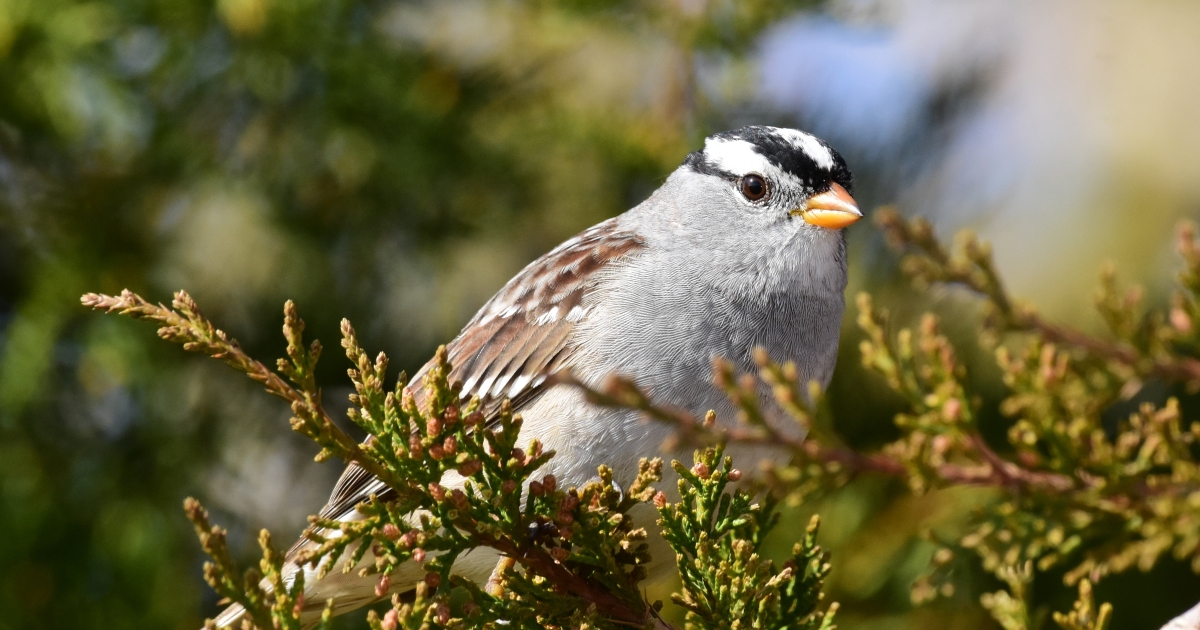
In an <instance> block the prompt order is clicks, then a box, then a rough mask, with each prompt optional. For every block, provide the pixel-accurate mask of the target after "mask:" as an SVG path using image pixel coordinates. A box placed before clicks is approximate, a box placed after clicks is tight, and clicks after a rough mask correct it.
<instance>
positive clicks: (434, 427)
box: [425, 418, 442, 437]
mask: <svg viewBox="0 0 1200 630" xmlns="http://www.w3.org/2000/svg"><path fill="white" fill-rule="evenodd" d="M425 431H426V433H427V434H428V435H429V437H437V436H439V435H441V434H442V422H441V421H440V420H438V419H437V418H430V419H429V421H428V422H426V423H425Z"/></svg>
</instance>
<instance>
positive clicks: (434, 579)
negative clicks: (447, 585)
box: [425, 573, 442, 588]
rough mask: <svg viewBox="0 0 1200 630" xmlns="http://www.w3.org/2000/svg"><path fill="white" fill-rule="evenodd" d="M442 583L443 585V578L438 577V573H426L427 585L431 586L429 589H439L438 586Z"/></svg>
mask: <svg viewBox="0 0 1200 630" xmlns="http://www.w3.org/2000/svg"><path fill="white" fill-rule="evenodd" d="M441 583H442V576H440V575H438V574H437V573H426V574H425V584H427V585H429V588H437V587H438V585H439V584H441Z"/></svg>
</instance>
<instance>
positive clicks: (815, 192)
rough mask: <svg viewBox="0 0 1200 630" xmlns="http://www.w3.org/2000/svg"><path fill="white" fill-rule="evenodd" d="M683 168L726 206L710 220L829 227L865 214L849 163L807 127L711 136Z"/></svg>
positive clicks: (794, 227) (750, 129) (756, 129)
mask: <svg viewBox="0 0 1200 630" xmlns="http://www.w3.org/2000/svg"><path fill="white" fill-rule="evenodd" d="M681 170H690V171H691V172H692V173H694V174H695V175H699V176H701V177H699V178H695V180H693V181H696V180H700V181H703V184H704V187H705V188H707V189H708V190H709V192H710V194H711V198H712V199H713V200H714V202H717V205H719V206H720V209H719V210H718V212H717V213H713V214H710V215H709V216H708V217H706V218H707V219H710V220H712V219H715V220H721V219H722V216H721V215H724V217H723V219H724V220H726V221H730V222H732V223H744V224H746V225H750V224H755V225H760V226H761V225H764V224H765V225H773V226H780V227H784V229H790V230H797V229H801V230H817V231H824V230H840V229H841V228H844V227H846V226H848V225H850V224H851V223H854V222H855V221H857V220H859V219H861V218H862V213H861V212H859V210H858V205H857V204H856V203H855V202H854V198H853V197H851V196H850V190H851V177H850V170H849V169H848V168H846V162H845V161H844V160H842V157H841V156H840V155H838V153H837V151H834V150H833V149H832V148H830V147H829V145H827V144H825V143H824V142H823V141H821V140H819V139H818V138H816V137H815V136H812V135H810V134H807V133H804V132H802V131H796V130H794V129H780V128H777V127H764V126H750V127H743V128H741V129H738V130H735V131H727V132H724V133H719V134H716V135H713V136H709V137H708V139H707V140H706V141H705V143H704V149H702V150H700V151H696V152H695V153H692V154H691V155H689V156H688V157H687V159H686V160H685V161H684V164H683V168H682V169H681ZM712 209H716V208H712ZM739 214H740V215H742V216H738V215H739ZM793 233H794V232H793Z"/></svg>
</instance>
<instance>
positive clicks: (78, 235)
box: [0, 0, 807, 628]
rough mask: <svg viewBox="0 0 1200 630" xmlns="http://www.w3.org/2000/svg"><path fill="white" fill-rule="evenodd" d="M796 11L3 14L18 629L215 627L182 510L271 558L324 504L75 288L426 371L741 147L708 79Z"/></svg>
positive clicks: (143, 6) (4, 315) (250, 420)
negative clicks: (700, 85)
mask: <svg viewBox="0 0 1200 630" xmlns="http://www.w3.org/2000/svg"><path fill="white" fill-rule="evenodd" d="M805 4H807V3H804V2H782V1H781V2H753V3H741V2H732V1H729V2H711V3H705V4H704V6H703V7H702V10H700V11H698V12H697V11H695V10H687V11H685V9H686V8H687V6H686V5H687V3H681V4H680V5H678V6H676V5H671V4H662V5H658V4H656V3H639V2H566V1H564V2H549V1H546V2H524V3H521V2H511V3H440V2H430V3H410V2H383V1H338V0H333V1H325V0H321V1H316V0H301V1H299V2H282V1H278V0H217V1H208V0H203V1H202V0H111V1H100V2H82V1H80V2H71V1H66V0H0V328H2V330H3V338H2V347H0V348H2V349H0V451H2V452H0V462H2V463H0V479H2V480H3V482H2V483H0V489H2V492H3V499H2V500H0V529H2V530H3V531H5V532H6V535H5V536H4V538H3V541H2V542H0V611H3V614H2V615H0V627H4V626H11V627H20V628H58V627H84V626H93V625H94V626H103V627H109V628H126V627H156V628H159V627H180V628H190V627H194V626H195V625H196V624H197V623H198V620H199V619H200V618H201V617H202V615H203V614H212V612H213V610H214V609H215V601H214V599H213V598H212V597H211V596H209V595H207V594H206V587H205V586H204V585H203V584H202V583H200V582H199V581H198V579H195V576H198V575H199V574H198V572H197V571H196V567H197V566H198V563H199V559H198V556H197V550H196V548H195V545H194V540H193V536H192V534H191V532H190V530H189V526H188V525H187V523H186V522H183V521H182V520H181V519H180V518H179V515H178V511H177V505H178V500H179V498H180V497H181V496H185V495H188V494H195V495H198V496H205V497H211V498H212V499H213V500H208V501H206V503H207V504H208V505H209V507H210V508H211V509H213V510H214V513H215V514H216V515H217V516H218V517H221V520H222V522H227V523H228V522H232V523H234V524H235V525H236V524H237V523H242V526H241V527H238V526H234V527H232V528H231V533H230V540H231V545H232V546H233V549H234V550H235V552H238V553H249V554H253V553H256V547H257V545H256V543H255V540H254V538H255V537H254V535H253V532H255V531H257V529H258V526H259V525H261V524H262V523H259V522H256V521H255V519H258V518H267V517H270V515H271V514H273V513H277V514H291V518H290V519H289V522H295V525H294V526H293V527H295V529H294V530H293V531H291V532H280V533H279V535H280V536H281V537H289V536H291V535H292V534H294V533H297V532H298V531H299V528H300V527H301V526H302V525H303V520H302V519H303V515H304V514H306V513H308V512H310V511H312V510H313V509H315V508H316V507H318V506H319V504H320V501H321V500H322V499H323V497H322V496H321V495H323V494H324V493H325V492H327V490H328V488H329V487H330V485H331V484H332V478H331V476H330V475H329V474H325V473H311V474H310V473H304V475H306V476H302V477H298V479H303V480H304V481H297V482H295V483H294V484H292V482H289V481H288V478H289V476H290V473H291V472H294V471H296V470H297V469H296V468H295V465H293V464H286V465H285V466H284V468H283V469H280V468H278V467H275V468H270V467H267V462H269V461H276V460H272V457H269V455H270V456H273V455H275V454H278V453H281V452H282V453H291V452H294V453H296V454H298V457H297V458H295V461H296V462H300V461H305V460H307V459H309V455H311V452H309V451H308V450H306V449H308V448H309V447H308V446H307V445H306V444H305V442H304V441H303V440H302V439H298V438H295V437H291V436H290V435H289V433H288V432H287V431H286V427H285V426H283V425H281V424H280V423H278V422H273V421H271V418H272V417H273V416H274V415H276V414H279V413H280V412H281V410H280V409H278V408H277V407H273V406H271V405H270V404H264V403H263V402H262V401H261V398H260V396H259V395H258V393H257V392H256V390H255V388H254V387H252V386H249V385H248V384H242V383H240V382H239V381H238V380H237V379H235V378H233V377H232V375H228V374H225V373H224V372H222V371H221V370H219V369H217V368H216V366H208V365H204V364H198V363H189V362H180V361H179V360H178V357H177V355H176V353H175V352H173V351H171V350H170V349H168V348H165V347H163V346H162V345H161V344H159V343H156V342H155V340H153V339H150V338H147V336H146V335H144V334H142V332H140V331H138V329H137V327H136V326H131V325H130V324H129V323H127V322H123V321H119V320H115V319H111V318H94V317H86V316H84V315H83V313H82V312H81V311H80V310H79V308H78V304H77V296H78V295H79V294H80V293H82V292H84V291H89V290H102V291H107V292H112V293H115V292H117V291H119V290H120V289H122V288H125V287H129V288H132V289H134V290H138V291H142V292H146V293H149V294H166V293H169V292H171V291H174V290H175V289H177V288H179V287H181V286H187V287H189V289H190V290H192V291H193V293H194V294H195V295H196V296H197V298H198V299H200V300H201V301H203V303H205V304H206V306H207V307H208V309H209V310H210V312H211V314H213V315H214V316H216V317H218V318H220V319H221V320H222V321H223V322H226V323H227V324H228V325H229V327H230V328H231V329H232V331H233V332H235V333H236V334H237V336H238V338H239V339H241V340H242V341H243V342H244V343H245V344H246V347H247V348H248V349H249V350H250V351H252V352H255V353H256V354H258V353H266V354H277V353H278V352H279V351H281V350H282V345H280V342H279V341H278V340H277V335H275V334H274V331H275V330H276V329H277V327H278V322H277V321H276V305H277V304H279V303H280V302H282V301H283V299H284V298H285V297H290V298H294V299H296V300H297V301H298V302H299V303H300V304H301V306H302V307H304V309H305V312H306V314H307V316H308V318H309V322H310V325H311V326H312V328H313V329H315V330H318V331H327V333H326V334H327V335H329V334H333V331H335V330H336V327H337V322H338V320H339V319H340V318H342V317H350V318H352V319H354V320H355V321H357V322H360V323H361V335H362V336H363V337H364V340H365V343H369V344H371V345H373V346H377V347H386V348H388V350H389V351H390V353H391V355H392V356H393V357H394V359H395V360H396V362H397V363H398V364H400V365H401V366H403V367H408V368H410V369H411V368H415V367H416V366H418V365H420V364H421V363H423V362H424V361H425V360H426V359H427V358H428V357H429V356H430V355H431V354H432V352H433V349H434V348H435V347H436V345H437V344H438V343H441V342H444V341H446V340H447V339H449V338H450V337H452V336H453V334H454V333H455V332H456V331H457V329H458V327H459V326H461V324H462V323H463V322H464V321H465V320H466V319H467V317H469V315H470V314H471V313H472V312H473V310H474V309H475V308H477V307H478V305H479V304H480V303H482V302H483V300H484V299H486V297H487V296H488V295H490V294H491V293H492V292H493V291H494V290H495V289H496V288H498V287H499V286H500V285H501V284H502V283H503V282H504V281H505V280H507V279H508V278H509V277H510V276H511V275H512V274H513V273H514V272H515V271H516V270H517V269H519V268H520V267H521V266H522V265H523V264H524V263H525V262H527V261H528V260H529V259H531V258H533V257H534V256H536V255H538V254H540V253H541V252H543V251H545V250H547V249H549V248H550V247H552V246H553V245H554V244H556V243H557V242H559V241H561V240H563V239H564V238H566V237H568V236H570V235H571V234H573V233H574V232H575V231H577V230H579V229H581V228H583V227H585V226H587V225H590V224H592V223H595V222H597V221H599V220H601V219H603V218H607V217H609V216H612V215H614V214H616V213H618V212H620V211H622V210H624V209H626V208H627V207H629V206H630V205H631V204H632V203H634V202H636V201H637V200H639V199H640V198H641V197H643V196H644V195H645V194H647V193H648V192H649V191H650V190H652V189H653V188H654V187H655V186H656V182H657V181H658V179H659V178H661V177H663V176H664V174H665V173H667V172H669V170H670V169H671V168H673V167H674V166H675V165H676V164H678V162H679V160H680V159H681V158H682V157H683V155H684V154H685V153H686V152H687V151H688V150H690V149H691V148H693V147H694V146H695V144H696V142H697V140H698V139H699V138H701V137H703V135H704V134H705V133H706V132H708V131H711V130H713V129H714V128H717V127H719V126H723V123H722V122H721V118H720V114H719V113H718V112H716V111H715V110H713V109H712V108H711V107H709V106H708V105H707V103H706V101H705V98H704V96H703V94H700V93H699V91H698V90H696V88H695V77H694V75H693V66H692V65H691V64H692V62H693V61H694V57H693V55H695V54H697V53H703V54H709V53H712V54H730V53H736V52H739V51H741V50H742V49H744V47H745V46H746V45H747V44H748V43H750V42H751V41H752V38H753V35H754V33H755V32H757V30H758V29H760V28H761V27H762V26H764V25H766V24H768V23H769V22H770V21H771V20H772V19H775V18H776V17H778V16H781V15H784V14H785V13H786V12H788V11H791V10H794V9H795V8H797V7H800V6H803V5H805ZM472 18H473V21H472ZM463 24H466V25H467V26H466V27H463V26H462V25H463ZM456 28H459V30H455V29H456ZM481 34H482V35H489V34H498V35H496V36H494V37H482V36H480V35H481ZM451 245H452V246H454V251H455V255H454V256H447V255H445V253H444V252H445V251H446V247H448V246H451ZM262 351H265V352H262ZM316 378H317V379H318V381H319V382H322V383H335V382H337V381H339V380H340V379H341V374H340V370H338V369H336V368H332V367H330V368H324V371H320V372H318V374H316ZM348 430H350V431H354V430H355V429H354V428H353V427H350V428H349V429H348ZM258 460H262V461H263V462H264V463H263V467H260V468H253V467H252V466H253V464H254V462H256V461H258ZM284 461H285V462H291V461H293V460H291V459H286V458H285V459H284ZM272 465H274V464H272ZM296 465H299V464H296ZM246 466H251V468H245V467H246ZM289 484H291V485H289ZM216 487H222V488H230V487H244V488H249V489H248V490H245V491H243V492H242V494H241V495H240V496H241V498H231V497H230V496H229V494H230V493H228V492H213V491H212V490H213V489H214V488H216ZM305 488H308V489H307V490H306V489H305ZM285 491H286V492H285ZM213 495H220V496H224V497H225V499H223V500H222V499H216V498H215V496H213ZM289 495H290V496H292V497H293V499H292V500H290V501H286V502H282V503H280V500H279V499H274V501H275V503H273V504H272V503H269V501H271V499H269V498H264V497H267V496H274V497H281V496H289ZM264 501H267V502H268V503H263V502H264ZM306 503H307V505H303V504H306ZM272 505H274V506H281V505H282V506H283V507H286V508H287V509H272V507H271V506H272ZM293 505H301V506H302V507H298V508H295V507H292V506H293ZM255 515H257V516H255ZM277 518H282V517H278V516H277ZM247 520H249V521H251V522H246V521H247ZM239 550H240V551H239ZM187 576H194V577H187Z"/></svg>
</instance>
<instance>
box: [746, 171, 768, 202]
mask: <svg viewBox="0 0 1200 630" xmlns="http://www.w3.org/2000/svg"><path fill="white" fill-rule="evenodd" d="M742 195H743V196H745V197H746V199H749V200H750V201H758V200H759V199H762V198H763V197H765V196H767V182H766V181H764V180H763V178H762V177H759V176H758V175H747V176H745V177H743V178H742Z"/></svg>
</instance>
